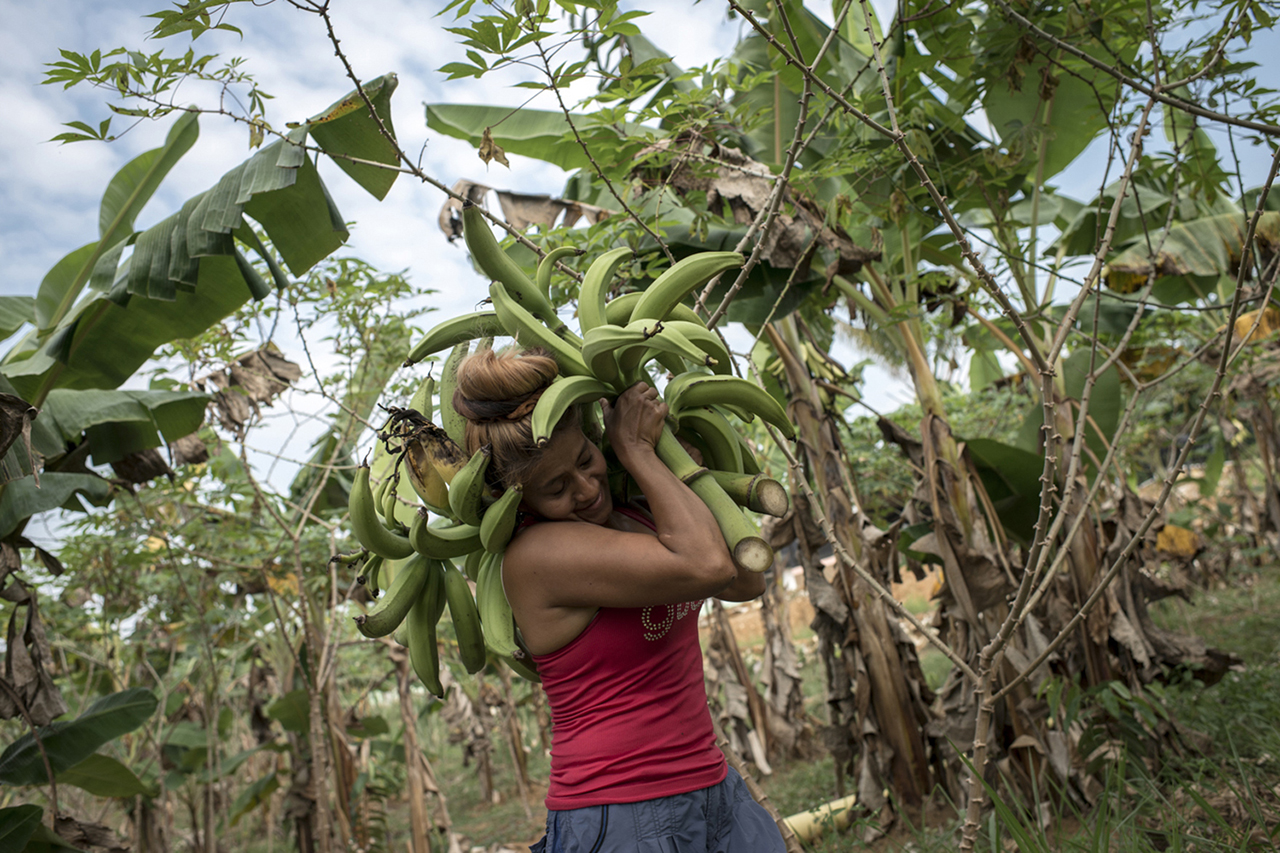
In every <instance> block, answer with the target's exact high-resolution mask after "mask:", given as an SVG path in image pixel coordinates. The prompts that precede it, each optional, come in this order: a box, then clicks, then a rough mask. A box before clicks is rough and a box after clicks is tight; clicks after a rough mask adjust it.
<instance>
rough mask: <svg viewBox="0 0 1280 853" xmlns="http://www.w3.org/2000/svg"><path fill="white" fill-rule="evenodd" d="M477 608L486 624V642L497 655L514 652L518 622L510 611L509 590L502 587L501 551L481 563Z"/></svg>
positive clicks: (481, 621)
mask: <svg viewBox="0 0 1280 853" xmlns="http://www.w3.org/2000/svg"><path fill="white" fill-rule="evenodd" d="M476 608H477V609H478V610H479V611H480V624H481V625H482V626H483V627H484V644H485V645H486V646H487V647H488V648H489V649H490V650H492V651H493V652H494V654H498V655H513V654H515V652H516V651H517V650H518V649H519V648H520V647H519V646H518V645H517V644H516V622H515V617H514V616H512V615H511V605H510V603H508V602H507V593H506V591H505V590H503V588H502V555H501V554H489V555H488V556H486V557H485V560H484V562H483V563H482V564H481V566H480V579H479V580H477V581H476Z"/></svg>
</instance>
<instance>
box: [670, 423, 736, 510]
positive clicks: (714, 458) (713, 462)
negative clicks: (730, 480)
mask: <svg viewBox="0 0 1280 853" xmlns="http://www.w3.org/2000/svg"><path fill="white" fill-rule="evenodd" d="M678 421H679V423H680V429H681V430H686V429H691V430H693V431H694V432H696V433H697V434H698V437H699V438H701V439H702V444H703V447H704V448H706V450H704V458H703V460H702V464H703V465H705V466H707V467H708V468H718V469H719V470H721V471H732V472H733V473H735V474H741V473H742V471H743V467H742V445H741V444H739V443H738V431H737V430H736V429H734V428H733V424H731V423H729V421H728V420H727V419H726V418H725V416H724V415H722V414H720V413H719V412H717V411H715V410H714V409H708V408H704V407H699V408H691V409H681V410H680V417H679V418H678ZM707 451H709V452H710V454H711V455H710V457H709V458H708V457H706V452H707ZM740 505H741V504H740Z"/></svg>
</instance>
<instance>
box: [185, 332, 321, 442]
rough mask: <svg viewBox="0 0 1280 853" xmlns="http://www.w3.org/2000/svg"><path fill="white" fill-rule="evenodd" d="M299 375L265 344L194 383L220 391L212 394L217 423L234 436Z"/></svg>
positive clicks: (271, 345) (284, 359)
mask: <svg viewBox="0 0 1280 853" xmlns="http://www.w3.org/2000/svg"><path fill="white" fill-rule="evenodd" d="M301 376H302V368H300V367H299V366H298V365H296V364H294V363H293V362H292V361H289V360H288V359H287V358H285V357H284V356H282V355H281V354H280V351H279V350H278V349H277V348H276V347H275V345H274V344H267V345H266V346H264V347H263V348H261V349H258V350H254V351H253V352H251V353H248V354H247V355H244V356H241V357H240V358H239V359H237V360H236V362H235V363H234V364H232V365H231V366H230V367H229V368H227V369H226V370H219V371H215V372H214V373H211V374H209V375H208V376H206V377H204V378H203V379H201V380H199V381H198V382H197V383H196V384H197V385H198V386H199V387H200V389H201V390H204V387H205V385H206V383H207V384H210V385H212V386H213V387H215V388H218V389H221V390H219V391H218V392H217V393H215V394H214V395H213V407H214V410H215V411H216V412H217V414H218V421H219V422H220V423H221V424H222V425H223V426H224V427H225V428H226V429H228V430H230V431H231V432H234V433H235V434H237V435H240V434H241V433H243V431H244V428H245V426H246V424H248V422H249V420H250V419H251V418H252V417H253V416H254V415H256V414H257V412H258V408H259V406H260V405H270V404H271V401H272V400H274V399H275V397H276V396H277V395H279V394H280V393H282V392H283V391H284V390H285V389H287V388H288V387H289V386H290V385H291V384H292V383H294V382H295V381H297V380H298V379H299V378H300V377H301Z"/></svg>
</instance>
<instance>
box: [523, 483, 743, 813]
mask: <svg viewBox="0 0 1280 853" xmlns="http://www.w3.org/2000/svg"><path fill="white" fill-rule="evenodd" d="M619 512H622V513H623V514H624V515H627V516H628V517H630V518H634V519H636V520H638V521H641V522H643V523H644V524H646V525H648V526H649V527H650V528H652V527H653V523H652V522H651V521H649V519H648V518H646V517H644V516H643V515H641V514H640V513H638V512H636V511H635V510H632V509H630V508H629V507H625V508H624V507H620V508H619ZM701 608H702V602H701V601H690V602H686V603H684V604H672V605H659V606H657V607H625V608H611V607H602V608H600V609H599V610H598V611H597V612H596V615H595V618H594V619H593V620H592V621H591V624H589V625H588V626H587V627H586V629H584V630H583V632H582V633H581V634H579V635H578V636H577V637H575V638H574V639H573V640H572V641H571V642H570V643H569V644H568V645H566V646H564V647H563V648H561V649H558V650H556V651H554V652H552V653H550V654H546V655H534V656H533V659H534V661H535V662H536V663H537V664H538V673H539V674H540V675H541V677H542V688H543V690H545V691H546V694H547V701H548V702H549V703H550V705H551V727H552V737H551V780H550V786H549V788H548V791H547V799H546V805H547V808H548V809H555V810H560V809H576V808H582V807H584V806H597V805H604V804H607V803H633V802H638V801H640V800H649V799H654V798H656V797H667V796H671V795H673V794H684V793H688V792H689V791H696V790H699V789H701V788H708V787H710V786H712V785H716V784H719V783H720V782H721V781H723V780H724V777H725V774H726V773H727V769H726V764H725V760H724V755H723V754H721V752H720V750H719V748H717V747H716V739H715V732H714V730H713V729H712V727H711V715H710V713H709V712H708V710H707V694H706V687H705V686H704V684H703V680H702V648H701V646H700V645H699V643H698V611H699V610H700V609H701Z"/></svg>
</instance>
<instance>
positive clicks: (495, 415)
mask: <svg viewBox="0 0 1280 853" xmlns="http://www.w3.org/2000/svg"><path fill="white" fill-rule="evenodd" d="M546 390H547V388H546V386H543V387H541V388H536V389H534V390H533V391H530V392H529V393H528V394H524V395H521V396H519V397H514V398H512V399H510V400H471V399H468V398H467V397H465V396H464V395H463V393H462V389H460V388H455V389H454V391H453V408H454V410H455V411H457V413H458V414H460V415H462V416H463V417H464V418H466V419H467V420H469V421H471V422H472V423H477V424H490V423H499V422H501V421H518V420H520V419H521V418H523V417H524V416H525V415H527V414H529V413H530V412H532V411H533V409H534V407H535V406H536V405H538V399H539V398H540V397H541V396H542V392H543V391H546Z"/></svg>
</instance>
